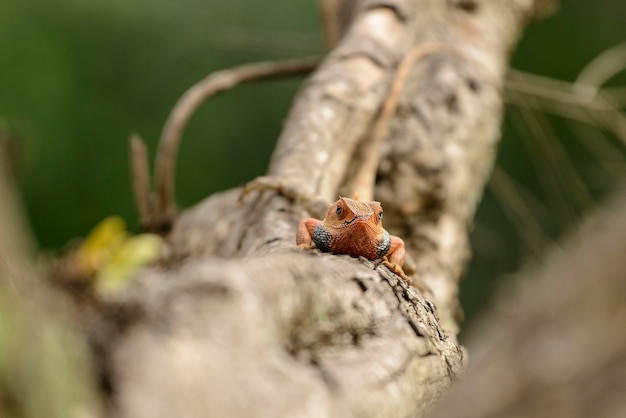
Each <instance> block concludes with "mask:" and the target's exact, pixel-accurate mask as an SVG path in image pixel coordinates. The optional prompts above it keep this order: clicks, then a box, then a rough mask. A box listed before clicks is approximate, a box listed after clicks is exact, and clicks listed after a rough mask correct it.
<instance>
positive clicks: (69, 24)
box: [0, 0, 626, 322]
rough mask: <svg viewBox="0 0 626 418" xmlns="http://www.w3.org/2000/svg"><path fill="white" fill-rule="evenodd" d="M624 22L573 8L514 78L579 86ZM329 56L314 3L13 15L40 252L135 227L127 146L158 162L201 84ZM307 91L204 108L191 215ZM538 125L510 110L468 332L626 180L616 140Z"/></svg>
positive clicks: (534, 30) (271, 138)
mask: <svg viewBox="0 0 626 418" xmlns="http://www.w3.org/2000/svg"><path fill="white" fill-rule="evenodd" d="M625 17H626V2H624V1H623V0H599V1H595V2H590V1H588V0H571V1H566V2H564V4H563V6H562V8H561V10H560V11H559V12H558V13H557V14H555V15H553V16H552V17H550V18H548V19H545V20H542V21H540V22H537V23H533V24H532V25H531V26H530V27H529V28H528V30H527V32H526V33H525V36H524V39H523V40H522V42H521V44H520V46H519V48H518V50H517V52H516V53H515V56H514V57H513V65H514V67H515V68H518V69H520V70H524V71H529V72H533V73H537V74H543V75H546V76H550V77H555V78H560V79H563V80H568V81H573V80H574V79H575V78H576V75H577V74H578V72H579V71H580V70H581V69H582V68H583V67H584V65H585V64H586V63H587V62H589V61H590V60H591V59H592V58H593V57H595V56H596V55H597V54H599V53H600V52H602V51H604V50H606V49H608V48H610V47H612V46H614V45H616V44H619V43H621V42H623V41H624V40H626V20H625ZM322 52H323V42H322V36H321V33H320V28H319V24H318V15H317V6H316V3H315V1H314V0H307V1H298V2H296V1H293V0H273V1H271V2H259V1H254V0H230V1H228V2H223V1H215V0H203V1H195V0H182V1H178V2H172V1H162V0H150V1H148V0H137V1H132V2H129V1H121V0H112V1H107V2H104V1H97V0H91V1H80V0H48V1H47V2H43V1H34V0H19V1H18V0H4V1H2V2H0V129H4V130H7V129H8V130H10V131H11V132H12V134H13V136H14V137H16V138H18V140H19V146H18V147H17V148H16V150H17V155H16V159H17V161H18V164H17V169H18V172H19V181H20V183H21V187H22V191H23V194H24V197H25V201H26V205H27V209H28V215H29V218H30V220H31V222H32V226H33V229H34V232H35V234H36V236H37V238H38V240H39V243H40V245H41V247H42V248H44V249H51V250H56V249H59V248H61V247H62V246H63V245H64V244H66V243H67V242H68V241H69V240H71V239H72V238H74V237H77V236H84V235H85V234H86V233H87V232H88V231H89V230H90V229H91V228H92V227H93V226H94V225H95V224H96V223H97V222H98V221H100V220H101V219H103V218H104V217H106V216H108V215H110V214H119V215H122V216H123V217H124V218H126V219H127V220H128V222H129V224H130V225H131V226H135V225H136V213H135V210H134V208H133V202H132V195H131V190H130V182H129V176H128V163H127V161H128V156H127V146H128V144H127V138H128V136H129V134H130V133H132V132H137V133H139V134H140V135H141V136H142V137H143V138H144V139H145V140H146V141H147V142H148V144H149V147H150V151H151V156H153V155H154V151H155V148H156V140H157V138H158V136H159V133H160V129H161V127H162V124H163V123H164V121H165V119H166V117H167V115H168V112H169V111H170V110H171V108H172V106H173V104H174V103H175V101H176V100H177V99H178V97H179V96H180V95H181V94H182V93H183V92H184V91H185V89H186V88H188V87H189V86H191V85H192V84H193V83H195V82H196V81H198V80H200V79H201V78H203V77H204V76H205V75H206V74H208V73H209V72H211V71H214V70H218V69H222V68H225V67H230V66H233V65H236V64H240V63H245V62H250V61H257V60H263V59H281V58H290V57H301V56H306V55H312V54H321V53H322ZM299 81H300V80H291V81H274V82H268V83H259V84H253V85H247V86H244V87H240V88H238V89H235V90H233V91H231V92H228V93H227V94H225V95H223V96H219V97H217V98H215V99H213V100H211V101H210V102H209V103H207V104H206V105H204V106H203V107H202V108H201V110H200V111H199V112H198V114H196V115H195V117H194V118H193V120H192V121H191V123H190V125H189V127H188V129H187V131H186V134H185V139H184V141H183V144H182V148H181V152H180V156H179V159H178V178H177V201H178V203H179V205H180V206H181V207H187V206H189V205H192V204H193V203H195V202H198V201H199V200H201V199H203V198H204V197H206V196H207V195H209V194H211V193H213V192H215V191H219V190H223V189H226V188H229V187H233V186H237V185H241V184H243V183H244V182H246V181H248V180H250V179H252V178H254V177H255V176H257V175H260V174H262V173H263V172H264V171H265V169H266V167H267V164H268V161H269V157H270V154H271V151H272V149H273V147H274V143H275V140H276V138H277V136H278V133H279V131H280V128H281V125H282V121H283V119H284V118H285V115H286V112H287V110H288V108H289V105H290V102H291V99H292V97H293V95H294V93H295V91H296V89H297V88H298V83H299ZM625 81H626V79H625V78H624V76H623V74H622V75H621V78H620V77H616V78H615V79H613V80H612V84H614V85H619V84H620V82H621V83H622V84H624V82H625ZM538 117H540V123H539V124H538V126H539V127H540V129H539V131H540V133H541V134H540V135H538V134H537V132H538V131H537V130H535V131H533V130H530V129H528V126H527V125H528V114H527V113H524V112H522V111H520V110H519V109H517V108H515V107H508V108H507V121H506V123H505V126H504V140H503V142H502V145H501V147H500V155H499V162H498V164H499V167H500V168H501V169H502V172H503V173H506V176H504V178H505V181H504V183H503V182H499V183H497V184H499V185H500V186H499V187H490V188H489V189H488V191H487V193H486V196H485V198H484V200H483V202H482V204H481V206H480V210H479V213H478V216H477V219H476V226H475V230H474V234H473V237H472V239H473V245H474V254H475V257H474V259H473V261H472V263H471V266H470V269H469V272H468V274H467V277H466V278H465V280H464V283H463V287H462V298H463V305H464V308H465V310H466V313H467V316H468V319H470V320H471V319H472V318H474V317H475V316H476V313H477V312H479V311H480V309H481V308H483V307H485V306H486V305H487V303H488V298H489V295H490V292H491V291H492V290H493V288H494V286H495V284H496V283H497V282H498V281H499V280H501V278H502V277H503V276H505V275H506V274H508V273H510V272H513V271H516V270H517V269H518V268H519V267H520V266H521V265H524V264H525V263H529V262H533V260H535V259H536V258H537V257H539V256H540V255H541V254H542V253H543V250H544V249H545V248H546V247H547V246H548V245H549V244H550V243H551V242H552V241H554V240H556V239H558V238H559V237H561V236H562V235H563V233H564V232H565V231H567V230H568V227H570V226H571V225H572V224H574V223H575V222H576V221H577V220H578V219H580V217H581V216H582V215H583V214H584V213H585V211H587V210H588V209H590V208H592V207H594V206H595V205H596V204H597V202H599V201H601V199H602V197H603V196H604V195H605V194H607V192H609V191H611V190H614V189H615V188H616V187H617V186H616V185H617V184H619V181H620V180H621V179H622V178H623V173H624V164H623V161H624V147H623V146H622V145H621V144H620V143H619V142H618V141H617V140H616V139H615V138H613V137H612V136H611V135H610V134H608V133H607V132H604V131H602V130H599V129H597V128H595V127H592V126H589V125H585V124H582V123H580V122H572V121H569V120H566V119H561V118H555V117H549V118H546V119H545V120H543V119H542V118H544V116H543V115H538ZM546 127H547V128H546ZM546 130H547V131H546ZM550 130H553V131H554V132H553V135H551V134H549V131H550ZM538 137H541V139H538ZM598 144H600V145H598ZM598 147H600V148H598ZM555 149H556V150H557V151H554V150H555ZM555 155H556V157H555ZM494 192H495V193H494ZM516 196H517V197H518V198H520V199H521V202H522V203H521V204H520V202H519V201H517V198H516ZM0 233H1V231H0ZM470 322H471V321H470Z"/></svg>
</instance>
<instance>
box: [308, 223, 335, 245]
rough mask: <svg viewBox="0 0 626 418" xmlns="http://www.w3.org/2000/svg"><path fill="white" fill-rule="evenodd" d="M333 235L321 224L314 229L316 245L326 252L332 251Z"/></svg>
mask: <svg viewBox="0 0 626 418" xmlns="http://www.w3.org/2000/svg"><path fill="white" fill-rule="evenodd" d="M332 239H333V237H332V235H331V234H330V233H329V232H328V231H327V230H326V228H324V225H322V224H319V225H317V226H316V227H315V229H314V230H313V242H314V243H315V246H316V247H317V248H318V249H319V250H320V251H324V252H330V245H331V243H332Z"/></svg>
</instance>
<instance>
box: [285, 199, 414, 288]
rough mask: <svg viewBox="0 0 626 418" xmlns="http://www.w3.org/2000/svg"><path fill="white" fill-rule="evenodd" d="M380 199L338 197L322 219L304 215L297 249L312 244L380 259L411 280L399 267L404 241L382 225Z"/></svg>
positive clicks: (403, 250)
mask: <svg viewBox="0 0 626 418" xmlns="http://www.w3.org/2000/svg"><path fill="white" fill-rule="evenodd" d="M382 220H383V208H382V206H381V204H380V202H376V201H366V200H359V199H358V196H357V195H356V194H355V196H354V199H350V198H347V197H341V196H340V197H339V200H337V201H336V202H335V203H333V204H332V205H331V206H330V207H329V208H328V212H327V213H326V216H325V217H324V220H319V219H315V218H305V219H303V220H301V221H300V223H299V225H298V230H297V232H296V244H297V246H298V247H299V248H304V249H308V248H314V247H316V248H317V249H319V250H320V251H323V252H332V253H335V254H348V255H351V256H353V257H359V256H362V257H365V258H367V259H368V260H378V259H382V260H383V264H384V265H385V266H387V267H389V269H390V270H391V271H393V272H394V273H395V274H397V275H398V276H400V277H401V278H402V279H404V280H405V281H406V282H407V283H409V284H410V283H411V278H410V277H409V276H407V275H406V274H405V273H404V271H403V270H402V266H403V265H404V260H405V249H404V241H403V240H402V239H401V238H399V237H396V236H394V235H391V234H389V232H387V230H385V228H383V224H382Z"/></svg>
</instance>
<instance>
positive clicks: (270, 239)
mask: <svg viewBox="0 0 626 418" xmlns="http://www.w3.org/2000/svg"><path fill="white" fill-rule="evenodd" d="M548 3H551V2H548V1H541V0H536V1H532V0H511V1H507V2H502V1H499V0H482V1H481V0H469V1H468V0H449V1H439V0H436V1H434V0H430V1H427V0H420V1H417V0H379V1H364V2H361V3H360V8H359V10H357V11H356V13H355V14H354V18H353V20H352V23H351V25H350V27H349V28H348V30H347V31H346V34H345V36H344V37H343V38H342V40H341V41H340V43H339V44H338V46H337V47H336V48H335V49H334V50H333V51H332V52H331V53H330V54H329V55H328V56H327V57H326V58H325V59H324V61H323V63H322V64H321V65H320V67H319V68H318V69H317V71H316V72H315V73H314V74H313V75H312V76H311V77H310V78H309V79H308V80H307V81H306V82H305V84H304V86H303V87H302V89H301V91H300V93H299V94H298V97H297V98H296V100H295V103H294V105H293V107H292V109H291V112H290V114H289V117H288V119H287V121H286V124H285V128H284V131H283V133H282V135H281V137H280V138H279V141H278V144H277V147H276V150H275V152H274V155H273V157H272V161H271V164H270V168H269V171H268V178H269V180H266V183H265V184H268V183H272V184H274V185H279V186H280V193H277V192H272V191H266V192H265V193H262V194H260V193H259V194H252V195H251V196H250V195H249V196H248V197H247V198H246V199H245V200H244V201H243V203H242V204H239V203H238V197H239V195H240V193H241V190H231V191H228V192H225V193H220V194H217V195H214V196H212V197H210V198H209V199H207V200H206V201H204V202H202V203H200V204H199V205H197V206H196V207H194V208H192V209H190V210H187V211H185V212H183V213H182V214H181V215H180V217H179V218H178V219H177V221H176V222H175V224H174V225H173V230H172V231H171V233H170V234H169V236H168V254H167V256H166V257H164V258H163V260H161V263H160V265H159V266H158V267H155V268H152V269H149V270H147V271H145V272H144V273H143V274H142V275H141V277H139V278H138V280H137V281H136V283H135V284H134V285H133V286H131V287H130V288H129V289H128V290H127V291H125V292H123V293H121V294H118V295H116V296H112V297H110V298H109V299H108V300H106V301H104V302H105V303H103V304H98V305H97V306H96V307H95V308H93V309H91V310H90V314H89V315H85V322H86V326H87V328H88V329H89V330H90V333H91V334H90V337H91V342H92V346H93V347H94V349H95V352H96V353H97V354H98V356H99V358H100V360H101V373H102V378H103V382H104V383H105V387H107V388H108V389H109V390H110V400H111V403H110V405H111V409H110V410H111V412H112V413H115V414H116V415H118V416H122V417H158V416H163V417H166V416H167V417H169V416H220V417H226V416H272V417H281V416H285V417H287V416H288V417H292V416H315V417H324V416H329V417H330V416H341V417H348V416H358V417H374V416H379V417H392V416H419V415H423V414H424V413H425V411H426V408H427V406H428V405H429V404H431V403H432V401H433V400H435V399H437V398H438V397H439V396H440V395H441V394H442V393H443V391H444V390H445V389H446V388H448V386H449V385H450V383H451V382H452V381H453V379H454V378H455V377H456V376H457V375H458V374H459V373H460V372H461V370H462V369H463V366H464V360H463V350H462V348H461V347H460V346H459V345H458V343H457V341H456V332H457V330H458V317H459V316H458V311H459V309H458V301H457V293H458V280H459V278H460V276H461V273H462V271H463V268H464V266H465V263H466V261H467V258H468V254H469V246H468V238H467V237H468V230H469V228H470V225H471V222H472V217H473V214H474V211H475V208H476V205H477V202H478V200H479V198H480V196H481V193H482V190H483V187H484V183H485V181H486V178H487V176H488V174H489V172H490V170H491V166H492V164H493V159H494V154H495V148H496V145H497V141H498V136H499V126H500V117H501V112H502V97H501V90H502V83H503V79H504V74H505V72H506V69H507V61H508V56H509V54H510V52H511V49H512V48H513V46H514V44H515V42H516V40H517V39H518V37H519V35H520V32H521V30H522V28H523V26H524V24H525V23H526V22H527V21H528V19H530V18H532V17H534V16H535V13H536V11H537V10H538V9H539V8H540V7H543V6H544V5H545V4H548ZM416 50H417V51H420V50H421V51H422V53H421V55H420V54H418V55H420V57H419V59H418V60H417V62H416V63H415V64H414V65H413V66H412V69H411V72H410V74H409V75H408V78H407V79H406V82H405V84H404V89H403V90H402V92H401V95H400V97H399V101H398V108H397V112H396V116H395V117H394V119H393V121H392V123H391V127H390V131H389V137H388V139H387V141H386V144H385V146H384V148H383V149H382V161H381V163H380V166H379V169H378V179H377V185H376V189H375V191H370V193H373V194H374V196H375V197H376V198H377V199H379V200H381V201H382V202H383V206H384V207H385V211H386V212H385V213H386V215H385V216H386V223H387V226H388V228H389V229H390V230H391V232H392V233H394V234H397V235H400V236H403V237H404V238H405V239H406V241H407V248H408V251H409V254H410V255H412V258H413V259H414V262H415V269H416V273H415V277H416V278H418V279H419V280H421V281H423V282H424V284H425V286H426V287H427V288H428V289H430V291H431V294H430V295H428V298H429V299H430V301H429V300H427V299H426V298H425V297H424V295H422V294H421V293H420V292H419V291H418V290H416V289H415V288H409V287H408V286H407V285H406V284H404V282H402V281H401V280H399V278H398V277H397V276H395V275H393V274H392V273H391V272H389V271H388V270H387V269H386V268H384V267H382V266H378V265H376V264H375V263H372V262H368V261H364V260H358V259H352V258H349V257H344V256H334V255H329V254H319V253H317V252H314V251H310V252H305V251H298V250H296V249H295V248H294V234H295V230H296V226H297V223H298V221H299V220H300V219H301V218H303V217H305V216H307V213H306V211H305V208H308V209H310V210H311V211H313V212H318V213H314V215H318V216H319V215H320V213H319V209H318V208H319V205H311V204H306V203H307V202H308V203H310V202H317V201H319V200H323V201H332V200H335V199H336V196H337V195H338V194H339V193H343V194H351V190H350V188H351V187H352V184H353V181H354V178H353V173H354V172H356V171H358V166H359V164H361V163H362V161H363V158H364V155H365V154H366V153H367V152H368V150H371V148H370V142H368V140H367V139H368V131H369V129H370V128H371V126H372V125H373V124H374V122H375V121H376V118H377V115H378V111H379V109H380V108H381V106H382V103H383V102H384V100H385V99H386V97H387V92H388V90H389V86H390V84H391V82H392V80H393V77H394V73H395V69H396V68H397V67H398V65H399V63H400V62H401V61H402V59H403V57H405V56H406V55H407V54H409V53H410V52H411V51H416ZM431 302H432V303H431ZM435 306H436V308H435Z"/></svg>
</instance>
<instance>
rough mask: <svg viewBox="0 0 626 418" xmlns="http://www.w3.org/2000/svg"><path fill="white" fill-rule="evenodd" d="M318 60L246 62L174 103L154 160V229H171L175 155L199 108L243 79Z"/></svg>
mask: <svg viewBox="0 0 626 418" xmlns="http://www.w3.org/2000/svg"><path fill="white" fill-rule="evenodd" d="M318 62H319V59H318V58H307V59H299V60H290V61H283V62H274V61H264V62H258V63H253V64H246V65H242V66H239V67H234V68H230V69H227V70H222V71H217V72H215V73H212V74H210V75H209V76H208V77H206V78H205V79H204V80H202V81H200V82H199V83H197V84H195V85H194V86H192V87H191V88H190V89H189V90H187V91H186V92H185V94H183V96H182V97H181V98H180V99H179V100H178V102H177V103H176V105H175V106H174V109H173V110H172V112H171V113H170V115H169V117H168V119H167V122H166V123H165V127H164V128H163V133H162V134H161V139H160V142H159V148H158V151H157V157H156V163H155V164H156V165H155V187H156V198H157V201H156V204H155V207H154V213H153V216H151V222H152V223H153V225H150V227H151V229H156V230H168V229H169V227H170V225H171V222H172V220H173V218H174V215H175V213H176V208H175V204H174V200H173V197H174V176H175V168H176V155H177V152H178V147H179V144H180V140H181V137H182V134H183V132H184V130H185V127H186V126H187V122H188V121H189V119H190V118H191V116H192V115H193V113H194V112H195V111H196V110H197V109H198V107H199V106H200V105H201V104H202V103H203V102H204V101H205V100H207V99H208V98H210V97H212V96H214V95H216V94H217V93H221V92H223V91H226V90H228V89H230V88H232V87H234V86H236V85H238V84H240V83H242V82H246V81H253V80H262V79H271V78H277V77H284V76H291V75H298V74H306V73H309V72H311V71H312V70H313V68H315V66H316V65H317V64H318Z"/></svg>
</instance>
